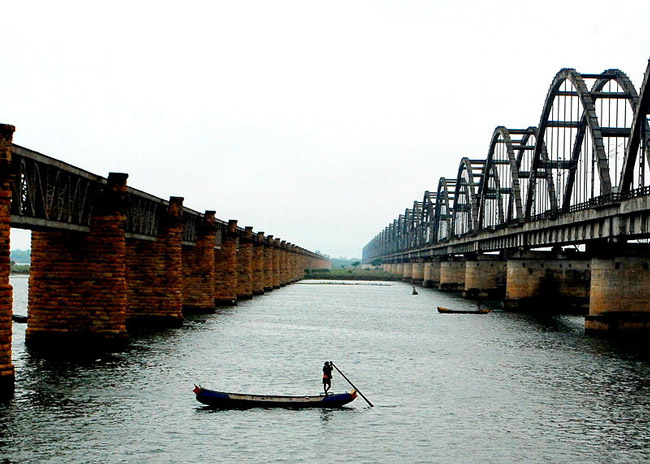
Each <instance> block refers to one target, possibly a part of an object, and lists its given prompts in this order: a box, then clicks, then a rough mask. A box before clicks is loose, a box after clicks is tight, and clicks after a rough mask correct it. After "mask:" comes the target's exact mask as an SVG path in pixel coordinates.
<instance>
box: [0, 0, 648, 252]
mask: <svg viewBox="0 0 650 464" xmlns="http://www.w3.org/2000/svg"><path fill="white" fill-rule="evenodd" d="M0 8H1V13H2V18H3V21H2V26H1V27H0V43H2V44H3V46H2V47H0V63H1V66H0V85H1V87H2V89H3V90H4V91H3V92H2V96H1V97H0V103H1V104H0V122H1V123H6V124H12V125H15V126H16V132H15V134H14V143H16V144H18V145H21V146H24V147H27V148H30V149H32V150H36V151H38V152H41V153H44V154H46V155H49V156H52V157H54V158H57V159H59V160H61V161H64V162H66V163H70V164H72V165H75V166H77V167H80V168H82V169H84V170H87V171H90V172H92V173H94V174H97V175H100V176H104V177H106V176H107V175H108V173H109V172H125V173H128V174H129V178H128V185H130V186H131V187H134V188H137V189H139V190H144V191H146V192H147V193H150V194H152V195H155V196H158V197H160V198H164V199H168V198H169V197H170V196H181V197H184V199H185V200H184V205H185V206H187V207H189V208H191V209H194V210H197V211H200V212H203V211H205V210H215V211H216V212H217V217H218V218H220V219H223V220H228V219H237V220H238V221H239V225H240V226H242V227H244V226H253V228H254V230H255V231H256V232H258V231H263V232H265V233H266V234H272V235H274V236H275V237H280V238H281V239H283V240H287V241H288V242H291V243H293V244H296V245H299V246H301V247H303V248H306V249H308V250H311V251H320V252H322V253H325V254H327V255H329V256H332V257H341V256H343V257H349V258H358V257H361V250H362V247H363V246H364V245H365V244H366V243H368V242H369V241H370V240H371V239H372V238H373V237H374V236H375V235H376V234H378V233H379V232H381V231H382V230H383V229H384V228H385V227H386V226H387V225H388V224H389V223H390V222H392V221H393V219H395V218H396V217H397V216H398V215H399V214H401V213H403V212H404V210H405V209H406V208H409V207H412V205H413V202H414V201H415V200H418V201H421V200H422V197H423V195H424V191H425V190H435V189H436V188H437V184H438V180H439V178H440V177H455V176H456V174H457V171H458V164H459V162H460V159H461V158H462V157H463V156H468V157H470V158H485V157H487V151H488V145H489V141H490V137H491V135H492V132H493V130H494V128H495V127H496V126H499V125H504V126H506V127H509V128H525V127H528V126H531V125H538V124H539V117H540V114H541V110H542V105H543V103H544V100H545V97H546V93H547V91H548V87H549V85H550V83H551V81H552V80H553V77H554V76H555V74H556V73H557V72H558V71H559V70H560V69H561V68H566V67H571V68H575V69H577V70H578V71H579V72H583V73H598V72H602V71H603V70H605V69H609V68H617V69H620V70H622V71H623V72H625V73H626V74H627V75H628V76H629V77H630V79H631V80H632V82H633V84H634V85H635V87H637V89H639V87H640V85H641V82H642V79H643V73H644V71H645V69H646V66H647V63H648V58H650V28H649V26H648V24H649V22H648V21H649V20H650V2H648V1H647V0H638V1H627V0H619V1H617V2H610V1H601V0H595V1H589V2H579V1H576V2H567V1H565V0H562V1H557V0H548V1H545V2H539V1H535V2H533V1H528V0H514V1H507V0H492V1H464V0H453V1H446V0H430V1H417V0H415V1H409V0H401V1H391V0H386V1H381V0H377V1H355V0H346V1H338V0H331V1H328V2H316V1H309V0H299V1H284V0H274V1H268V0H267V1H245V0H243V1H231V0H229V1H220V0H212V1H192V0H186V1H184V2H178V1H174V2H171V1H161V0H159V1H155V2H153V1H137V0H129V1H125V2H123V1H120V0H117V1H111V2H89V1H78V2H71V1H65V0H60V1H56V2H52V1H30V0H21V1H20V2H18V1H14V2H4V3H3V5H2V6H1V7H0ZM29 237H30V234H29V232H28V231H21V230H12V237H11V248H12V249H27V248H29V247H30V242H29Z"/></svg>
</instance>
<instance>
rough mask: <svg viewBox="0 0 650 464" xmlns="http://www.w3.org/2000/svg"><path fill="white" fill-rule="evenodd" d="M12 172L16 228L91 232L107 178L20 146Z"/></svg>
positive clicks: (12, 205) (14, 155) (12, 218)
mask: <svg viewBox="0 0 650 464" xmlns="http://www.w3.org/2000/svg"><path fill="white" fill-rule="evenodd" d="M12 171H13V172H12V175H13V176H15V177H16V179H15V181H14V182H13V192H12V202H11V222H12V226H14V227H18V228H25V229H38V228H49V227H50V226H51V225H52V223H56V224H57V228H61V229H68V230H78V231H88V228H89V226H90V219H91V217H92V213H93V207H94V205H95V201H96V199H97V197H98V196H99V195H100V194H101V192H102V189H103V188H104V186H105V185H106V179H104V178H102V177H100V176H96V175H94V174H92V173H90V172H88V171H84V170H82V169H79V168H76V167H74V166H72V165H69V164H66V163H63V162H61V161H58V160H56V159H54V158H50V157H49V156H46V155H43V154H41V153H38V152H36V151H33V150H29V149H27V148H23V147H20V146H18V145H13V150H12Z"/></svg>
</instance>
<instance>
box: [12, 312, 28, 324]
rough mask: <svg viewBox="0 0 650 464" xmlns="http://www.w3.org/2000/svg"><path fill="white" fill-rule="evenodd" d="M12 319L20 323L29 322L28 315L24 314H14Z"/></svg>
mask: <svg viewBox="0 0 650 464" xmlns="http://www.w3.org/2000/svg"><path fill="white" fill-rule="evenodd" d="M11 320H12V321H14V322H18V323H20V324H27V316H23V315H22V314H12V315H11Z"/></svg>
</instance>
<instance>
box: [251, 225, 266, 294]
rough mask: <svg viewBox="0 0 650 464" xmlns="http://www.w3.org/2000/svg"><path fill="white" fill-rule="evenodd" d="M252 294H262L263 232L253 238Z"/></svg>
mask: <svg viewBox="0 0 650 464" xmlns="http://www.w3.org/2000/svg"><path fill="white" fill-rule="evenodd" d="M252 268H253V295H263V294H264V232H258V233H257V235H256V236H255V237H254V240H253V264H252Z"/></svg>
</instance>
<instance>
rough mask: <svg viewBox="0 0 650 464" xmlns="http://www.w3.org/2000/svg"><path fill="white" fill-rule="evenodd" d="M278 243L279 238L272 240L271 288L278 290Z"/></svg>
mask: <svg viewBox="0 0 650 464" xmlns="http://www.w3.org/2000/svg"><path fill="white" fill-rule="evenodd" d="M280 242H281V240H280V239H279V238H276V239H275V240H273V288H275V289H278V288H280Z"/></svg>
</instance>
